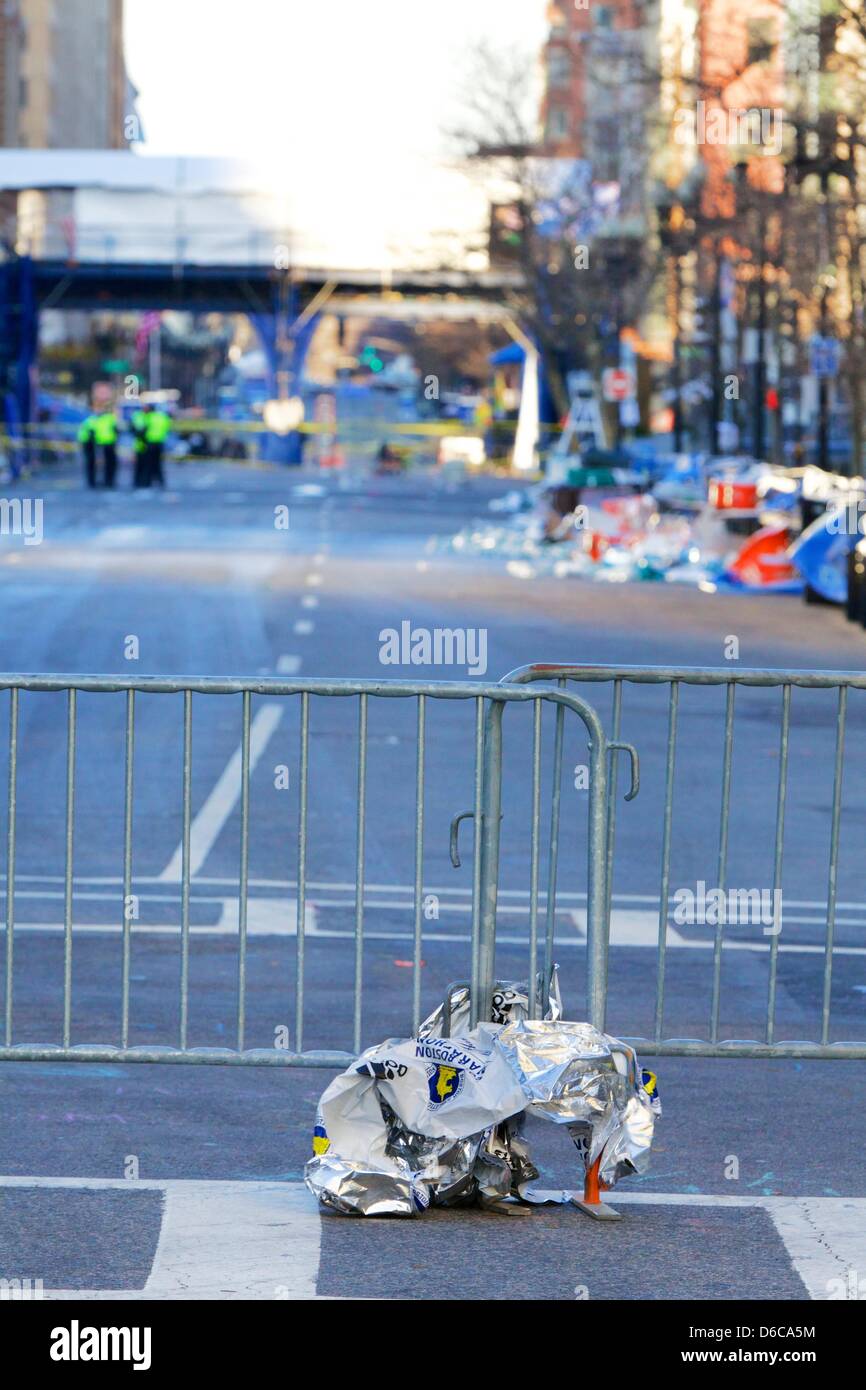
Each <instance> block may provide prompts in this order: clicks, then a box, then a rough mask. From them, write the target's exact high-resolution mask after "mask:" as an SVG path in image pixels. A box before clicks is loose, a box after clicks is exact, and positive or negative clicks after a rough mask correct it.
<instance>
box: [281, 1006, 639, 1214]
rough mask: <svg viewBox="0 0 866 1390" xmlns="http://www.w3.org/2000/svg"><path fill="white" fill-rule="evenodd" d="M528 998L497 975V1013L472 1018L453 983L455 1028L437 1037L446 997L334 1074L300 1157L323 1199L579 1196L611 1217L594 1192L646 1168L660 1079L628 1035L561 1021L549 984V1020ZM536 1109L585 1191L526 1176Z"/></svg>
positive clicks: (505, 1205)
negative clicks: (560, 1131) (473, 1021)
mask: <svg viewBox="0 0 866 1390" xmlns="http://www.w3.org/2000/svg"><path fill="white" fill-rule="evenodd" d="M527 996H528V989H527V986H526V985H512V984H504V985H500V986H498V987H497V993H496V995H495V997H494V1011H493V1013H494V1018H495V1019H497V1020H498V1021H496V1022H490V1023H479V1024H478V1025H477V1026H476V1027H475V1028H473V1029H469V1028H468V1027H467V1025H468V1023H469V1007H468V990H466V989H465V988H462V989H458V990H456V991H455V992H454V995H453V998H452V999H451V1001H450V1004H449V1005H448V1007H447V1012H448V1014H449V1016H450V1022H451V1023H452V1024H453V1025H454V1026H455V1028H456V1029H457V1030H458V1031H457V1032H456V1034H455V1036H444V1037H443V1036H440V1033H441V1032H442V1031H446V1032H450V1029H449V1028H448V1025H447V1023H446V1020H445V1013H446V1006H442V1007H440V1008H439V1009H438V1010H437V1011H436V1012H435V1013H434V1014H432V1015H431V1016H430V1018H429V1019H427V1020H426V1022H425V1023H424V1024H422V1025H421V1027H420V1028H419V1030H418V1034H417V1036H415V1037H413V1038H389V1039H388V1041H387V1042H384V1043H382V1044H380V1045H379V1046H376V1047H371V1048H368V1049H367V1051H366V1052H363V1053H362V1054H361V1056H360V1057H359V1058H358V1059H357V1061H355V1062H353V1064H352V1065H351V1066H350V1067H349V1068H348V1069H347V1070H346V1071H345V1072H343V1073H342V1075H340V1076H338V1077H336V1078H335V1080H334V1081H332V1082H331V1084H330V1086H328V1088H327V1090H326V1091H325V1093H324V1095H323V1096H322V1098H321V1101H320V1103H319V1111H318V1115H317V1120H316V1128H315V1133H314V1138H313V1153H314V1156H313V1158H312V1159H310V1160H309V1161H308V1163H307V1165H306V1168H305V1180H306V1183H307V1187H308V1188H309V1189H310V1191H311V1192H312V1193H314V1195H315V1196H316V1197H317V1198H318V1199H319V1202H320V1203H321V1205H322V1206H323V1207H327V1208H330V1209H332V1210H333V1211H336V1212H340V1213H342V1214H344V1215H363V1216H386V1215H388V1216H414V1215H416V1214H417V1213H418V1212H422V1211H425V1210H426V1209H427V1208H428V1207H429V1206H431V1204H432V1205H434V1206H467V1205H480V1206H481V1207H484V1208H485V1209H488V1210H496V1211H501V1212H503V1213H508V1214H511V1213H520V1212H526V1211H528V1210H529V1209H530V1208H531V1207H532V1206H536V1205H540V1204H544V1203H547V1202H551V1201H552V1202H560V1203H567V1202H570V1201H574V1202H575V1204H576V1205H578V1206H580V1207H581V1208H582V1209H583V1210H587V1211H588V1214H589V1215H592V1216H597V1217H598V1216H601V1217H608V1218H610V1217H613V1216H615V1213H613V1212H611V1210H610V1209H609V1208H607V1207H605V1206H604V1204H603V1203H601V1202H600V1201H599V1199H598V1192H599V1190H604V1189H606V1188H611V1187H613V1186H614V1184H615V1183H616V1182H618V1181H619V1179H620V1178H623V1177H625V1176H627V1175H628V1174H630V1173H643V1172H645V1171H646V1169H647V1167H648V1164H649V1155H650V1147H651V1145H652V1138H653V1128H654V1124H655V1120H656V1117H657V1116H658V1115H660V1113H661V1107H660V1104H659V1100H658V1094H657V1087H656V1078H655V1076H654V1075H653V1073H652V1072H648V1071H642V1070H641V1068H640V1066H639V1064H638V1060H637V1057H636V1055H635V1053H634V1051H633V1049H632V1048H631V1047H629V1046H628V1045H627V1044H626V1043H623V1042H620V1041H619V1040H618V1039H616V1038H613V1037H609V1036H608V1035H607V1034H605V1033H602V1032H599V1031H598V1029H596V1028H594V1027H592V1026H591V1025H590V1024H589V1023H570V1022H567V1021H565V1020H563V1019H562V1018H561V1017H560V1016H559V1014H560V1005H559V998H558V993H557V992H556V989H555V985H554V989H553V990H552V991H551V996H550V998H549V1000H548V1007H547V1010H546V1012H547V1017H546V1018H545V1019H530V1018H529V1016H528V1015H529V1012H530V1010H529V1005H528V997H527ZM443 1024H445V1028H444V1029H443ZM530 1114H532V1115H539V1116H542V1117H543V1118H544V1119H547V1120H550V1121H552V1122H553V1123H554V1124H559V1125H563V1126H564V1127H565V1128H566V1130H567V1132H568V1134H569V1135H570V1137H571V1139H572V1140H573V1142H574V1144H575V1146H576V1148H577V1151H578V1154H579V1157H580V1182H581V1184H583V1183H584V1181H585V1179H586V1181H587V1187H586V1189H585V1192H584V1200H583V1201H580V1200H578V1199H576V1198H574V1197H573V1196H572V1194H571V1193H569V1192H549V1191H544V1190H539V1189H538V1188H536V1187H535V1186H534V1184H535V1183H536V1181H537V1179H538V1178H539V1171H538V1169H537V1168H536V1166H535V1164H534V1162H533V1160H532V1155H531V1152H530V1149H529V1145H528V1143H527V1139H526V1133H525V1124H526V1118H527V1116H528V1115H530ZM590 1189H592V1190H591V1191H590ZM587 1198H589V1200H588V1201H587Z"/></svg>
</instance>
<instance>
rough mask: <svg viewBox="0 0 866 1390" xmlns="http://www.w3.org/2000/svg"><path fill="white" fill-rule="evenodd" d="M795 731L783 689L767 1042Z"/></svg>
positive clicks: (771, 1029) (772, 1024)
mask: <svg viewBox="0 0 866 1390" xmlns="http://www.w3.org/2000/svg"><path fill="white" fill-rule="evenodd" d="M790 728H791V687H790V685H785V686H783V687H782V733H781V738H780V742H779V791H778V795H777V798H776V846H775V854H774V857H773V929H774V930H773V935H772V937H771V938H770V979H769V985H768V989H767V1042H768V1043H772V1042H773V1040H774V1036H775V1030H776V968H777V964H778V955H779V933H780V930H781V926H782V916H781V911H779V910H778V909H777V907H776V903H777V902H778V901H779V894H780V893H781V891H782V855H783V852H784V846H785V802H786V799H787V795H788V736H789V733H790Z"/></svg>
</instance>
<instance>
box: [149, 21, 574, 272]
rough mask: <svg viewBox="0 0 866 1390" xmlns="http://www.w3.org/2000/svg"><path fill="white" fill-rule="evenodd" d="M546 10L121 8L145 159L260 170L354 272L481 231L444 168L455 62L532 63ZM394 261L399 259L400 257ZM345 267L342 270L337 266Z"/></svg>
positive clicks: (475, 203)
mask: <svg viewBox="0 0 866 1390" xmlns="http://www.w3.org/2000/svg"><path fill="white" fill-rule="evenodd" d="M546 8H547V6H546V3H545V0H436V3H434V4H431V3H426V0H367V3H366V4H362V3H359V2H358V0H126V15H127V20H126V33H127V39H126V49H127V64H128V67H129V70H130V75H131V77H132V80H133V81H134V83H135V85H136V86H137V87H138V89H139V92H140V97H139V113H140V115H141V118H142V122H143V126H144V133H145V145H144V147H143V152H145V153H151V154H186V155H199V154H200V155H224V156H233V157H241V158H252V159H254V160H255V162H256V164H257V165H258V164H261V163H264V164H265V166H266V168H267V169H268V172H269V175H270V177H271V178H272V179H273V182H274V184H275V185H280V186H283V187H285V188H286V189H287V190H288V192H289V198H290V209H291V211H290V217H291V220H292V222H293V224H294V225H295V226H296V227H298V228H299V229H301V230H303V232H304V233H305V234H306V235H309V236H311V237H312V238H314V239H316V240H320V239H321V240H322V241H323V242H327V243H328V244H329V246H330V247H331V253H332V254H337V255H339V250H338V247H339V245H341V244H342V245H344V246H345V248H346V252H347V254H348V253H349V252H352V254H351V260H352V261H353V262H355V263H358V261H359V260H361V261H363V260H365V259H368V258H369V256H371V255H375V254H376V251H377V249H378V251H379V252H380V253H381V252H384V253H385V254H386V255H387V253H388V251H389V250H390V251H391V253H392V254H394V253H395V251H396V250H397V247H398V244H399V243H403V244H407V245H409V244H415V245H417V244H419V243H421V242H422V241H423V240H424V237H425V235H426V234H427V233H428V232H430V231H431V230H433V231H438V230H442V229H455V230H456V229H460V228H463V227H466V226H467V225H468V224H472V223H475V224H476V225H477V224H478V222H479V220H480V219H481V218H482V217H483V212H482V209H483V204H482V202H481V201H480V200H479V197H478V194H477V192H476V193H473V192H472V191H471V190H470V189H469V188H468V187H467V185H466V180H465V179H464V178H463V177H462V176H459V175H457V174H456V173H455V172H453V171H450V170H438V171H437V169H436V168H435V165H436V163H437V161H440V160H444V159H446V158H447V155H448V143H447V140H446V138H445V137H444V135H443V128H444V129H447V128H448V127H449V126H453V125H454V124H455V123H456V121H457V119H458V113H459V110H460V97H461V92H463V91H465V88H466V80H467V54H468V52H469V51H470V50H471V49H472V47H473V45H474V44H476V43H477V42H478V41H479V40H481V39H484V38H487V39H488V40H489V41H490V42H491V43H492V44H493V45H494V46H495V47H496V48H499V47H501V46H506V47H512V48H514V47H517V48H519V49H521V50H523V49H525V51H526V52H527V53H528V54H531V55H537V54H538V53H539V51H540V48H541V45H542V42H543V39H544V35H545V32H546V25H545V11H546ZM398 258H399V257H398ZM347 263H348V262H347Z"/></svg>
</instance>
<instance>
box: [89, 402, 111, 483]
mask: <svg viewBox="0 0 866 1390" xmlns="http://www.w3.org/2000/svg"><path fill="white" fill-rule="evenodd" d="M89 422H92V424H91V428H92V432H93V443H94V445H95V447H96V449H97V450H98V451H99V452H100V453H101V455H102V473H103V481H104V483H105V486H106V487H114V480H115V476H116V474H117V415H116V414H115V412H114V409H113V408H112V407H111V406H106V408H105V409H104V410H100V411H99V412H98V413H97V414H96V415H91V416H90V417H89ZM93 471H94V479H93V482H90V479H89V478H88V484H89V486H91V487H95V486H96V478H95V473H96V469H95V467H94V470H93Z"/></svg>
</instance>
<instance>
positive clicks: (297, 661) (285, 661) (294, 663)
mask: <svg viewBox="0 0 866 1390" xmlns="http://www.w3.org/2000/svg"><path fill="white" fill-rule="evenodd" d="M300 669H301V658H300V657H299V656H292V655H286V656H281V657H278V658H277V674H278V675H280V676H296V675H297V674H298V672H299V671H300Z"/></svg>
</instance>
